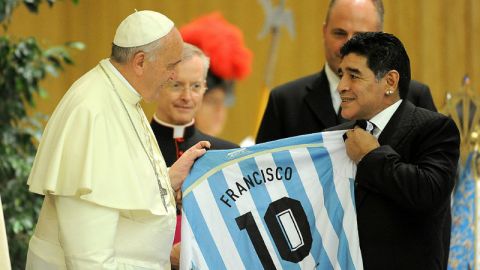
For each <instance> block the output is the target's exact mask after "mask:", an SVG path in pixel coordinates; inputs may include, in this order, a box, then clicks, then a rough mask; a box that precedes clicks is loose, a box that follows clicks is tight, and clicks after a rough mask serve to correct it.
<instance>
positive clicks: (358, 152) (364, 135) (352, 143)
mask: <svg viewBox="0 0 480 270" xmlns="http://www.w3.org/2000/svg"><path fill="white" fill-rule="evenodd" d="M345 134H346V135H347V139H346V140H345V148H346V149H347V155H348V157H349V158H350V159H351V160H353V162H355V163H356V164H358V162H360V160H362V158H363V157H364V156H365V155H366V154H368V153H369V152H370V151H372V150H373V149H376V148H378V147H380V144H379V143H378V140H377V138H375V136H373V135H372V134H370V133H369V132H367V131H365V130H363V129H361V128H360V127H358V126H355V128H354V129H350V130H348V131H347V132H346V133H345Z"/></svg>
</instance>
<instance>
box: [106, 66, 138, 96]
mask: <svg viewBox="0 0 480 270" xmlns="http://www.w3.org/2000/svg"><path fill="white" fill-rule="evenodd" d="M105 65H106V66H107V67H108V68H109V69H110V70H111V71H112V72H113V74H115V76H117V78H118V79H119V80H120V81H122V82H123V83H124V84H125V85H126V86H127V89H128V90H130V91H131V92H132V93H134V94H135V95H137V96H138V97H142V96H141V95H140V94H139V93H138V92H137V90H135V88H133V86H132V85H131V84H130V83H129V82H128V81H127V79H125V77H123V75H122V73H120V71H118V69H117V68H116V67H115V66H114V65H113V64H112V62H110V58H108V59H107V61H105Z"/></svg>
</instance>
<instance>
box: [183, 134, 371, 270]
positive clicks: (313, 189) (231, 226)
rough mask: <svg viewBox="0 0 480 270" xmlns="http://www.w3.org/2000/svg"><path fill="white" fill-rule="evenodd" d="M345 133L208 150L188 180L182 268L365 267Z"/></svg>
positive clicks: (351, 167)
mask: <svg viewBox="0 0 480 270" xmlns="http://www.w3.org/2000/svg"><path fill="white" fill-rule="evenodd" d="M343 133H344V131H331V132H323V133H314V134H308V135H302V136H297V137H291V138H286V139H282V140H277V141H272V142H267V143H262V144H257V145H254V146H251V147H246V148H239V149H232V150H210V151H207V153H206V154H205V155H204V156H202V157H201V158H200V159H198V160H197V161H196V162H195V164H194V166H193V168H192V171H191V173H190V175H189V176H188V177H187V179H186V180H185V183H184V184H183V186H182V191H183V217H182V244H181V256H180V267H181V269H322V270H323V269H363V266H362V258H361V253H360V247H359V241H358V231H357V222H356V213H355V205H354V197H353V196H354V191H353V188H354V180H353V179H354V175H355V171H356V166H355V165H354V163H353V162H352V161H351V160H350V159H349V158H348V157H347V155H346V152H345V145H344V142H343V139H342V135H343Z"/></svg>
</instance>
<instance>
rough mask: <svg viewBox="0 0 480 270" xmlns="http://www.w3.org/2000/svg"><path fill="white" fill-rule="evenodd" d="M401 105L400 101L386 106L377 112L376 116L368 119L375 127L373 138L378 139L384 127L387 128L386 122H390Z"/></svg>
mask: <svg viewBox="0 0 480 270" xmlns="http://www.w3.org/2000/svg"><path fill="white" fill-rule="evenodd" d="M401 103H402V99H400V100H398V101H397V102H395V103H393V104H392V105H390V106H388V107H387V108H385V109H384V110H383V111H381V112H379V113H378V114H377V115H375V116H374V117H372V118H371V119H370V122H372V123H374V124H375V126H376V129H375V131H374V135H375V137H377V138H378V137H379V136H380V134H381V133H382V131H383V130H384V129H385V126H387V124H388V121H390V119H391V118H392V116H393V114H394V113H395V112H396V111H397V109H398V107H400V104H401Z"/></svg>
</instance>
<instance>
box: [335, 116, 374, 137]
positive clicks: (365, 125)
mask: <svg viewBox="0 0 480 270" xmlns="http://www.w3.org/2000/svg"><path fill="white" fill-rule="evenodd" d="M354 126H359V127H360V128H361V129H363V130H366V131H368V132H369V133H370V134H372V135H374V133H373V132H374V130H375V128H376V126H375V124H374V123H372V122H370V121H368V120H357V121H356V122H355V125H354ZM346 139H347V133H346V132H345V133H344V134H343V141H345V140H346Z"/></svg>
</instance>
